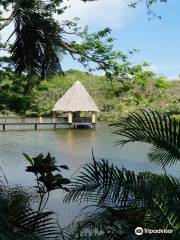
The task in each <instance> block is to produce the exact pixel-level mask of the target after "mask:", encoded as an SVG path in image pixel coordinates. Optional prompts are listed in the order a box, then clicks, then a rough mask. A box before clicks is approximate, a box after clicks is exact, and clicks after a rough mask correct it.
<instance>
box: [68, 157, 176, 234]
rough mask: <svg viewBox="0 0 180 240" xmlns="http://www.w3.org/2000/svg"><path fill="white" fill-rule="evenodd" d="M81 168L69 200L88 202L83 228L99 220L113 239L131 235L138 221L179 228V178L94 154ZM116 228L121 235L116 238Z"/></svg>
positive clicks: (72, 184)
mask: <svg viewBox="0 0 180 240" xmlns="http://www.w3.org/2000/svg"><path fill="white" fill-rule="evenodd" d="M79 172H80V173H79V174H78V175H77V177H74V178H73V179H72V181H71V182H72V183H71V184H70V192H69V193H68V194H67V195H66V196H65V201H66V202H70V201H71V202H79V203H81V202H85V203H86V204H87V203H88V205H87V207H85V208H83V210H82V212H81V214H80V215H79V218H80V219H81V221H82V223H84V225H82V226H83V227H82V230H83V229H85V228H86V227H89V226H94V225H93V223H96V224H98V226H101V228H100V229H101V230H102V231H103V233H104V234H105V235H106V234H107V232H108V233H109V234H110V235H108V234H107V236H111V238H109V239H127V236H128V237H129V236H131V235H132V233H133V232H134V229H135V228H136V227H137V224H139V225H140V226H142V227H146V228H147V227H149V226H150V225H151V226H153V227H155V228H157V226H163V227H164V228H165V227H169V228H171V227H172V228H173V230H174V232H178V231H179V230H178V229H179V228H178V227H179V224H180V219H179V217H178V216H180V208H179V207H178V206H179V201H180V191H179V189H180V181H179V179H178V178H174V177H171V176H167V175H157V174H153V173H149V172H142V173H139V174H135V173H134V172H133V171H128V170H126V169H124V168H123V169H118V168H117V167H115V166H114V165H111V164H109V163H108V161H105V160H101V161H100V162H97V161H95V159H94V157H93V163H89V164H86V165H85V166H84V167H82V168H81V169H80V170H79ZM162 203H163V204H162ZM172 206H173V208H172ZM173 214H174V215H173ZM91 224H92V225H91ZM117 229H118V231H117ZM152 229H153V228H152ZM115 232H116V235H117V232H118V236H117V238H115V237H114V238H112V236H113V235H114V236H115ZM107 239H108V238H107Z"/></svg>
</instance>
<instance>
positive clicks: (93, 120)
mask: <svg viewBox="0 0 180 240" xmlns="http://www.w3.org/2000/svg"><path fill="white" fill-rule="evenodd" d="M92 124H96V113H95V112H93V113H92Z"/></svg>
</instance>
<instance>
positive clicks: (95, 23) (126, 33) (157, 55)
mask: <svg viewBox="0 0 180 240" xmlns="http://www.w3.org/2000/svg"><path fill="white" fill-rule="evenodd" d="M124 2H125V0H111V1H109V0H99V1H98V2H96V3H88V4H83V3H81V1H80V0H70V3H71V8H70V9H68V10H67V12H66V13H65V16H64V18H73V17H74V16H78V17H80V18H81V20H80V24H81V25H82V26H83V25H86V24H87V25H89V26H90V29H91V30H92V31H94V30H98V29H101V28H102V27H110V28H111V29H112V35H113V37H114V38H115V39H116V44H115V47H116V49H119V50H122V51H124V52H127V51H128V50H130V49H134V48H135V49H139V50H140V53H139V54H137V55H136V56H134V57H133V58H132V59H131V61H132V62H134V63H141V62H143V61H147V62H149V63H151V64H152V69H153V70H154V71H155V72H156V73H157V74H164V75H166V76H167V77H168V78H177V77H178V75H179V74H180V14H179V11H180V1H179V0H169V2H168V3H166V4H156V5H154V7H153V9H154V12H155V13H157V14H159V15H161V17H162V19H161V20H159V19H157V18H152V19H151V20H149V16H148V15H147V11H146V8H145V6H144V5H142V4H141V5H140V6H139V7H138V8H137V9H130V8H128V7H127V5H126V4H125V3H124ZM64 67H65V68H66V69H67V68H80V66H79V65H78V64H74V63H73V61H71V59H70V58H65V59H64Z"/></svg>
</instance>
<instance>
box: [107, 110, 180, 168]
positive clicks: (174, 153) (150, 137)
mask: <svg viewBox="0 0 180 240" xmlns="http://www.w3.org/2000/svg"><path fill="white" fill-rule="evenodd" d="M111 126H113V127H116V128H118V130H115V131H114V133H115V134H118V135H119V136H120V137H121V138H120V139H119V140H118V141H117V143H118V144H120V145H124V144H126V143H129V142H145V143H150V144H151V145H152V146H153V148H152V152H151V153H150V154H149V159H150V161H152V162H154V163H157V164H161V165H163V166H166V165H172V164H174V163H176V162H177V161H179V160H180V122H179V121H177V120H175V119H172V118H171V117H170V116H168V115H166V114H161V113H159V112H155V111H147V110H140V111H137V112H135V113H130V114H129V115H128V116H127V117H126V118H124V119H122V120H121V121H120V122H119V123H116V124H112V125H111Z"/></svg>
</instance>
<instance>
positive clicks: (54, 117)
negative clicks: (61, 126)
mask: <svg viewBox="0 0 180 240" xmlns="http://www.w3.org/2000/svg"><path fill="white" fill-rule="evenodd" d="M55 122H56V112H53V123H55Z"/></svg>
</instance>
